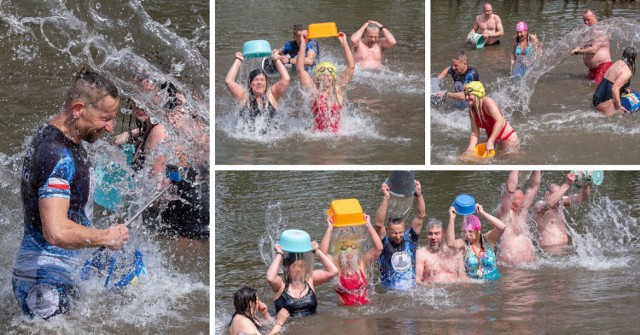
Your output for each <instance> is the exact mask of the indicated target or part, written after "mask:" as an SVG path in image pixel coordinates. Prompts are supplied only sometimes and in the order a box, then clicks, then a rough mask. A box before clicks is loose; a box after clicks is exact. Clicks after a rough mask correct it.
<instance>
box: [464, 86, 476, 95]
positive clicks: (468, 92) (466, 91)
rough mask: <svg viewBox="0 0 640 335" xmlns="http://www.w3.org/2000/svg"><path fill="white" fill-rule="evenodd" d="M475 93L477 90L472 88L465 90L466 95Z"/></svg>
mask: <svg viewBox="0 0 640 335" xmlns="http://www.w3.org/2000/svg"><path fill="white" fill-rule="evenodd" d="M473 92H475V90H474V89H473V88H471V87H467V88H465V89H464V94H473Z"/></svg>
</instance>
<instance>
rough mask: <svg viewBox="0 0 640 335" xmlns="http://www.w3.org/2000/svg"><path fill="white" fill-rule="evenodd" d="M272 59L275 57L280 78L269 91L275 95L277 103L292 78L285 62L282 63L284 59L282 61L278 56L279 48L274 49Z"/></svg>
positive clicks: (274, 60) (274, 61)
mask: <svg viewBox="0 0 640 335" xmlns="http://www.w3.org/2000/svg"><path fill="white" fill-rule="evenodd" d="M271 59H273V63H274V64H275V65H276V69H277V70H278V73H279V74H280V80H278V82H277V83H275V84H274V85H273V86H271V88H269V91H270V92H271V94H272V95H273V99H274V100H275V103H276V105H277V103H278V100H280V96H281V95H282V94H284V92H285V91H286V90H287V87H288V86H289V81H290V80H291V78H290V77H289V71H287V69H286V68H285V66H284V64H282V61H280V57H278V49H273V52H272V53H271Z"/></svg>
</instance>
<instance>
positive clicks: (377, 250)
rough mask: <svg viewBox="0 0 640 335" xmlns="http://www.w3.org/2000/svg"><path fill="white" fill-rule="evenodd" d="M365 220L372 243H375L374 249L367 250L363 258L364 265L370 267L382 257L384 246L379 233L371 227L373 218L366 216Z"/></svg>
mask: <svg viewBox="0 0 640 335" xmlns="http://www.w3.org/2000/svg"><path fill="white" fill-rule="evenodd" d="M364 220H365V222H366V223H365V224H366V227H367V232H368V233H369V237H370V238H371V242H372V243H373V247H372V248H371V249H369V250H367V253H366V254H365V255H364V258H363V261H364V265H365V266H367V267H368V266H369V265H371V264H373V262H375V261H376V259H378V257H380V254H382V249H383V248H384V246H383V245H382V240H381V239H380V236H378V233H377V232H376V230H375V229H373V226H372V225H371V218H370V217H369V215H367V214H365V215H364Z"/></svg>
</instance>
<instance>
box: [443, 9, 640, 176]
mask: <svg viewBox="0 0 640 335" xmlns="http://www.w3.org/2000/svg"><path fill="white" fill-rule="evenodd" d="M483 4H484V2H480V1H465V2H462V1H456V2H451V1H440V0H433V1H431V36H430V40H431V67H430V72H431V77H432V78H434V77H436V76H437V75H438V74H439V73H440V72H441V71H442V70H443V69H444V68H445V67H446V66H448V65H450V64H451V57H452V56H453V55H454V54H455V53H457V52H459V51H460V50H464V52H465V53H466V54H467V56H468V57H469V65H471V66H474V67H476V68H477V69H478V72H479V74H480V80H481V81H482V82H483V84H484V85H485V88H486V89H487V92H488V95H489V96H491V97H492V98H493V99H495V100H496V102H497V104H498V106H499V107H500V110H501V111H502V113H503V114H504V115H505V117H506V119H507V120H508V121H509V122H510V123H511V125H512V126H513V128H514V129H516V131H517V132H518V135H519V136H520V138H521V141H522V154H519V155H514V156H511V157H496V159H494V160H493V163H494V164H638V162H640V158H639V157H640V155H638V153H639V151H638V149H637V146H635V145H634V143H636V142H637V141H638V140H639V139H640V126H639V123H638V116H637V115H618V116H614V117H611V118H607V117H604V116H602V115H601V114H600V112H598V111H597V110H596V109H595V108H594V107H593V105H592V102H591V97H592V95H593V92H594V90H595V88H596V85H594V84H591V83H590V82H589V81H588V80H587V79H586V76H585V74H586V72H587V68H586V67H585V66H584V64H583V63H582V57H581V56H571V55H570V53H569V51H570V50H571V49H572V48H574V47H578V46H583V41H584V40H585V38H584V36H585V33H586V32H587V30H588V29H587V27H586V26H585V25H584V24H583V22H582V13H583V11H584V10H585V9H587V8H589V7H591V8H593V9H594V10H595V11H596V13H597V14H598V17H599V19H600V20H601V24H602V26H603V29H606V31H607V32H608V33H610V34H611V58H612V60H613V61H614V62H615V61H616V60H619V59H621V58H622V50H623V49H624V48H625V47H628V46H633V47H635V48H636V50H637V49H638V45H637V41H638V38H639V36H640V23H639V21H638V5H637V3H636V2H633V1H631V2H615V3H614V2H609V1H597V2H591V1H541V0H537V1H502V2H496V3H493V12H494V13H495V14H497V15H499V16H500V18H501V19H502V23H503V26H504V28H505V36H503V37H502V38H501V42H502V43H501V44H500V45H499V46H493V47H485V48H484V49H472V48H471V47H469V46H467V45H465V42H464V41H465V39H466V36H467V34H468V33H469V31H470V30H471V27H472V26H473V22H474V20H475V16H476V15H479V14H481V12H482V6H483ZM521 20H525V21H526V22H527V25H528V27H529V32H530V33H533V34H536V35H537V36H538V38H539V40H540V41H541V46H542V54H541V55H539V58H538V60H536V61H535V63H534V64H533V65H532V66H531V67H530V68H529V70H528V71H527V74H526V76H525V77H524V78H523V79H521V80H519V81H515V82H514V81H513V80H512V79H511V78H509V75H510V73H509V64H510V56H509V55H510V52H511V48H512V46H513V45H512V42H511V40H512V37H513V35H514V34H515V24H516V22H518V21H521ZM637 83H638V76H637V75H636V76H635V77H634V78H632V83H631V88H634V89H636V90H637V89H638V84H637ZM442 84H443V87H444V88H445V89H448V90H452V87H453V84H452V81H451V78H450V77H448V78H446V79H445V80H444V81H443V83H442ZM430 113H431V114H430V115H431V120H430V122H431V162H432V164H460V163H463V162H462V161H460V160H459V159H458V157H459V156H460V155H461V154H462V153H463V151H464V150H465V149H466V146H467V144H468V139H469V133H470V126H469V118H468V116H467V110H466V109H464V110H456V109H455V108H454V107H453V106H451V105H449V104H445V105H442V104H434V103H431V109H430ZM482 138H484V135H482ZM498 156H499V155H498Z"/></svg>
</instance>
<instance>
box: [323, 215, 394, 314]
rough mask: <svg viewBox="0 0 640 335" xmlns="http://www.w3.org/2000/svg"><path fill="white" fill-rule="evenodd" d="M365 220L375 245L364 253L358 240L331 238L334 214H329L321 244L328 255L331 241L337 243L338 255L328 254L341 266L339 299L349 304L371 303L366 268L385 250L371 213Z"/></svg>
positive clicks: (338, 288) (337, 285)
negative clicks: (370, 216)
mask: <svg viewBox="0 0 640 335" xmlns="http://www.w3.org/2000/svg"><path fill="white" fill-rule="evenodd" d="M364 220H365V227H366V228H367V232H368V233H369V236H370V237H371V241H372V242H373V247H372V248H371V249H369V250H367V251H366V252H365V253H364V254H363V253H362V249H361V247H362V245H361V244H360V241H359V240H358V239H350V240H345V239H343V240H337V241H331V235H332V233H333V218H332V217H331V216H327V231H326V233H325V234H324V237H323V238H322V242H321V243H320V250H322V252H323V253H325V254H328V252H329V245H330V244H331V243H333V244H334V245H337V247H335V250H336V251H335V256H334V257H331V256H329V257H330V258H331V260H332V261H333V262H334V264H335V265H336V267H337V268H338V275H339V276H338V278H337V280H336V282H335V286H334V289H335V291H336V294H337V295H338V300H339V302H340V303H341V304H343V305H347V306H352V305H364V304H367V303H368V302H369V298H368V294H367V288H368V280H367V279H368V278H367V272H368V271H367V270H368V268H369V267H370V266H371V264H373V262H375V261H376V259H378V257H380V254H381V253H382V249H383V246H382V241H381V240H380V237H379V236H378V233H376V231H375V229H373V226H372V225H371V220H370V218H369V215H366V214H365V215H364Z"/></svg>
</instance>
